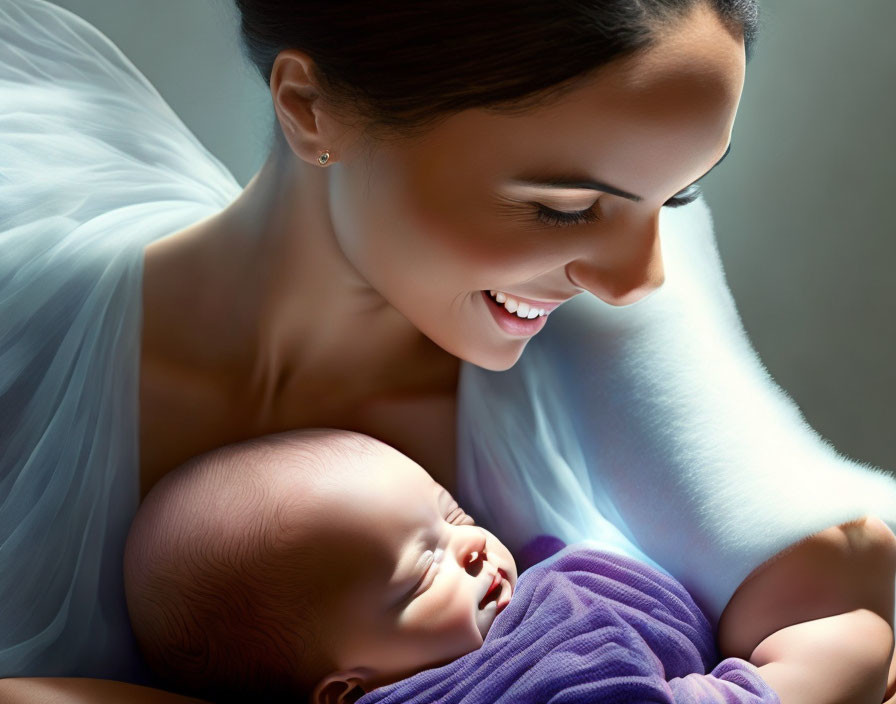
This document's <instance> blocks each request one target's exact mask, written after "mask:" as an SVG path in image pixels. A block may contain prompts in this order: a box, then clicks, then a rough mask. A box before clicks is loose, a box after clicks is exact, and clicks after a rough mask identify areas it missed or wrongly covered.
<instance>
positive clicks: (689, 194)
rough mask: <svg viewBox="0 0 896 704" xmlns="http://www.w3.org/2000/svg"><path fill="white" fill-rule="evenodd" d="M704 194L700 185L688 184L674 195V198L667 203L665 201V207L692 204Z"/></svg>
mask: <svg viewBox="0 0 896 704" xmlns="http://www.w3.org/2000/svg"><path fill="white" fill-rule="evenodd" d="M702 194H703V191H702V190H701V188H700V186H696V185H693V186H688V187H687V188H686V189H684V190H683V191H682V192H681V193H679V194H678V195H677V196H673V197H672V198H670V199H669V200H667V201H666V202H665V203H663V207H664V208H680V207H681V206H683V205H690V204H691V203H693V202H694V201H695V200H697V199H698V198H699V197H700V196H701V195H702Z"/></svg>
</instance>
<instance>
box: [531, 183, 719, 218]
mask: <svg viewBox="0 0 896 704" xmlns="http://www.w3.org/2000/svg"><path fill="white" fill-rule="evenodd" d="M702 193H703V191H702V190H701V189H700V186H698V185H696V184H694V185H691V186H688V188H686V189H685V190H684V191H682V192H681V193H679V194H678V195H676V196H673V197H672V198H670V199H669V200H667V201H666V202H665V203H663V207H664V208H680V207H681V206H683V205H690V204H691V203H693V202H694V201H695V200H697V199H698V198H699V197H700V196H701V195H702ZM529 205H531V206H533V208H534V212H535V218H536V220H537V221H538V222H541V223H543V224H545V225H548V226H550V227H568V226H570V225H587V224H590V223H595V222H600V221H601V220H602V219H603V213H602V212H601V209H600V199H598V200H596V201H594V203H593V204H592V205H591V207H590V208H586V209H585V210H574V211H564V210H554V208H549V207H548V206H546V205H544V204H543V203H537V202H531V203H529Z"/></svg>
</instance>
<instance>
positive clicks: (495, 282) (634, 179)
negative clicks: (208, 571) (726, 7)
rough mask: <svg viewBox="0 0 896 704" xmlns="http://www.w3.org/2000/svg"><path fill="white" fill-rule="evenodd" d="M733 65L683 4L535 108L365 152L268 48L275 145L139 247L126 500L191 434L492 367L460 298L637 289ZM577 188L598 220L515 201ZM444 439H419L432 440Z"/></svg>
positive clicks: (479, 118) (489, 342) (237, 427)
mask: <svg viewBox="0 0 896 704" xmlns="http://www.w3.org/2000/svg"><path fill="white" fill-rule="evenodd" d="M744 70H745V59H744V49H743V38H742V37H741V36H736V35H733V34H732V33H731V32H729V30H728V29H726V28H725V27H724V26H723V25H722V23H721V22H720V21H719V20H718V19H717V17H716V16H715V14H714V13H713V12H712V11H710V10H708V9H706V8H703V7H702V6H701V7H699V8H698V9H696V10H695V11H694V13H693V14H692V16H691V17H689V18H687V19H685V20H683V21H682V23H681V24H679V25H677V26H676V27H675V31H674V32H670V33H669V36H668V37H667V38H665V39H663V40H662V41H660V43H659V44H658V45H657V47H656V48H654V49H653V50H651V51H649V52H647V53H645V54H643V55H639V56H636V57H633V58H629V59H626V60H623V61H619V62H616V63H614V64H612V65H611V66H609V67H605V69H604V70H602V71H600V72H598V73H596V74H594V75H592V76H590V77H588V78H587V79H585V80H583V81H582V83H581V86H580V87H579V88H577V89H576V90H573V91H571V92H570V93H568V94H566V95H565V96H563V97H562V98H560V99H556V100H554V101H553V102H551V103H549V104H548V105H546V106H544V107H542V108H540V109H537V110H532V111H529V112H527V113H525V114H523V115H513V116H511V115H499V114H495V113H491V112H489V111H486V110H480V109H475V110H466V111H463V112H462V113H459V114H456V115H454V116H451V117H450V118H448V119H446V120H445V121H443V122H442V123H441V124H439V125H438V126H436V127H435V128H434V129H433V130H432V131H431V132H429V133H428V134H427V135H426V136H424V137H422V138H418V139H413V140H411V139H403V140H397V141H395V142H394V143H393V142H389V143H382V144H378V145H375V147H376V148H372V147H373V146H374V145H371V144H369V143H368V142H367V141H365V139H364V138H363V134H362V132H361V130H360V129H359V128H357V127H355V126H354V125H347V124H345V120H343V121H340V120H338V119H336V117H335V116H334V115H333V114H332V111H331V110H329V109H328V106H327V103H326V101H325V99H324V98H323V97H322V96H321V94H320V92H319V91H318V89H317V87H316V85H315V82H314V74H313V63H312V62H311V60H310V59H309V58H308V57H307V55H305V54H303V53H302V52H299V51H294V50H289V51H284V52H282V53H281V54H280V55H279V56H278V59H277V61H276V64H275V66H274V70H273V74H272V78H271V94H272V98H273V104H274V108H275V111H276V114H277V117H278V119H279V121H280V124H281V126H282V128H283V132H284V134H285V136H286V139H287V142H288V146H289V148H288V150H286V151H285V152H284V153H282V154H272V155H271V157H270V158H269V159H268V161H267V162H266V163H265V165H264V166H263V167H262V169H261V171H260V172H259V173H258V174H257V175H256V176H255V177H254V178H253V179H252V181H251V182H250V183H249V184H248V186H247V187H246V189H245V191H244V192H243V193H242V194H241V195H240V196H239V197H238V198H237V199H236V200H235V201H234V202H233V203H232V204H231V205H229V206H228V207H227V208H226V209H224V210H223V211H222V212H220V213H218V214H216V215H215V216H213V217H211V218H209V219H207V220H204V221H202V222H200V223H197V224H196V225H194V226H192V227H189V228H187V229H185V230H183V231H181V232H179V233H175V234H173V235H171V236H169V237H166V238H164V239H162V240H159V241H157V242H155V243H153V244H152V245H150V246H149V247H147V249H146V259H145V264H146V266H145V278H144V316H145V317H144V329H143V333H144V335H143V352H142V354H143V357H142V367H141V452H142V453H143V455H142V457H141V466H142V467H143V471H144V473H145V474H144V478H143V479H144V481H143V486H144V493H145V491H146V490H148V488H149V487H151V486H152V484H153V483H154V482H155V481H157V480H158V478H159V477H160V476H162V475H163V474H164V473H165V472H166V471H168V470H170V469H171V468H172V467H174V466H177V465H178V464H180V463H181V462H182V461H184V460H185V459H186V458H187V457H189V456H192V455H195V454H198V453H200V452H202V451H204V450H207V449H210V448H212V447H218V446H221V445H224V444H227V443H230V442H235V441H237V440H240V439H242V438H245V437H250V436H255V435H263V434H267V433H270V432H277V431H281V430H286V429H289V428H295V427H307V426H309V425H328V426H333V427H349V428H352V429H359V428H357V427H356V426H352V425H351V424H350V421H351V416H352V414H353V412H354V409H355V408H357V407H359V406H361V405H363V404H364V403H365V402H366V401H367V400H369V399H370V398H372V397H376V396H378V395H388V394H401V395H402V396H403V397H413V396H414V395H421V394H426V393H432V392H433V391H441V392H445V393H448V394H450V395H453V393H454V389H455V386H456V379H457V372H458V366H457V360H458V359H463V360H466V361H469V362H472V363H474V364H476V365H479V366H482V367H484V368H487V369H493V370H503V369H508V368H509V367H511V366H512V365H513V364H514V363H515V362H516V361H517V360H518V359H519V356H520V354H521V353H522V351H523V349H524V348H525V346H526V343H527V338H520V337H515V336H512V335H508V334H507V333H505V332H503V331H502V330H501V329H500V328H499V327H498V326H497V324H496V323H495V321H494V320H493V318H492V316H491V314H490V312H489V310H488V309H487V307H486V305H487V304H486V303H485V301H484V300H483V299H482V297H481V295H480V291H481V290H490V289H496V290H501V291H504V292H506V293H510V294H517V295H519V296H522V297H525V298H531V299H536V300H543V301H565V300H568V299H569V298H571V297H573V296H575V295H595V296H599V297H600V298H601V299H603V300H604V301H607V302H608V303H611V304H614V305H625V304H628V303H632V302H634V301H636V300H638V299H640V298H642V297H643V296H645V295H647V294H648V293H649V292H651V291H652V290H654V289H656V288H657V287H658V286H659V285H661V283H662V281H663V276H664V274H663V266H662V257H661V251H660V242H659V238H658V224H659V217H660V212H661V208H662V204H663V203H664V202H665V201H666V200H667V199H668V198H670V197H671V196H673V195H675V194H677V193H679V192H681V191H682V190H683V189H685V188H686V187H687V186H689V185H690V184H691V183H692V182H694V181H695V180H697V179H698V178H699V177H701V176H702V175H703V174H704V173H705V172H707V171H708V170H709V169H710V168H711V167H712V166H713V165H714V164H715V163H716V162H717V161H718V160H719V158H720V157H721V156H722V155H723V154H724V152H725V151H726V149H727V147H728V145H729V140H730V136H731V130H732V126H733V123H734V119H735V115H736V112H737V107H738V104H739V101H740V96H741V91H742V88H743V81H744ZM325 150H329V151H330V155H331V157H330V161H329V163H328V165H327V166H326V167H321V166H319V165H318V163H317V158H318V156H319V155H320V154H321V153H322V152H324V151H325ZM530 171H537V172H556V171H562V172H574V173H578V174H581V175H582V177H583V178H585V177H588V178H593V179H596V180H600V181H604V182H606V183H610V184H612V185H614V186H616V187H618V188H621V189H624V190H626V191H629V192H631V193H635V194H637V195H639V196H641V197H642V198H643V200H642V201H641V202H639V203H635V202H632V201H629V200H626V199H624V198H621V197H618V196H613V195H609V194H605V193H596V192H594V191H581V190H576V191H569V192H567V193H563V194H559V193H558V192H556V191H555V192H553V195H550V196H549V195H548V194H547V193H544V194H541V195H540V196H539V197H538V198H537V199H536V198H534V197H533V195H536V194H533V193H532V191H531V190H525V191H524V190H521V189H519V188H512V187H511V186H510V185H509V182H510V181H511V180H513V179H516V178H519V177H520V176H521V175H522V174H524V173H527V172H530ZM596 199H598V200H599V206H598V207H599V209H600V213H601V220H600V221H599V222H595V223H590V224H582V225H575V226H552V225H547V224H545V223H543V222H540V221H539V220H538V218H537V215H536V210H537V208H536V205H535V204H536V203H540V204H542V205H545V206H548V207H551V208H556V209H560V210H564V211H573V210H581V209H585V208H588V207H590V206H592V205H594V203H595V200H596ZM311 408H313V409H315V413H316V414H317V415H316V417H313V418H311V417H309V413H310V411H309V409H311ZM361 430H362V431H365V432H366V430H367V429H366V428H361ZM449 433H453V428H450V427H446V428H444V429H443V430H442V431H441V433H438V434H434V435H433V437H430V438H429V439H428V442H429V443H433V442H436V441H438V440H439V439H440V437H441V436H445V437H448V438H449V441H447V442H446V444H447V445H449V446H450V445H451V444H452V443H451V442H450V436H449V435H446V434H449ZM370 434H376V433H373V432H371V433H370ZM396 435H400V431H398V432H397V433H396ZM404 435H407V436H410V435H413V432H412V431H411V430H410V428H408V429H407V430H405V431H404ZM383 439H386V438H383ZM388 440H389V441H390V444H393V445H395V446H397V447H399V448H400V449H403V450H404V449H405V448H411V447H413V443H412V442H410V441H408V439H407V438H402V437H395V438H388ZM407 451H408V453H409V454H411V456H412V457H413V458H414V459H415V460H418V461H420V463H421V464H424V465H425V466H427V467H431V464H432V463H430V462H427V461H426V460H427V459H428V458H424V457H422V456H415V454H414V453H413V451H411V450H407Z"/></svg>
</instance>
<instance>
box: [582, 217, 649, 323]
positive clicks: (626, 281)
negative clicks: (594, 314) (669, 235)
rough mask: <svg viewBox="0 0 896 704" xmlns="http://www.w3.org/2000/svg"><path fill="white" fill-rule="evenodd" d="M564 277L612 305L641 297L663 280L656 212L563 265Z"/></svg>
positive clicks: (626, 302)
mask: <svg viewBox="0 0 896 704" xmlns="http://www.w3.org/2000/svg"><path fill="white" fill-rule="evenodd" d="M566 276H567V277H568V278H569V280H570V281H571V282H572V283H573V284H574V285H575V286H578V287H579V288H581V289H584V290H586V291H588V292H589V293H592V294H594V295H595V296H597V297H598V298H600V299H601V300H603V301H605V302H606V303H609V304H610V305H613V306H626V305H629V304H631V303H635V302H636V301H639V300H641V299H642V298H644V297H645V296H647V295H648V294H650V293H651V292H653V291H655V290H656V289H658V288H659V287H660V286H662V285H663V281H665V277H666V275H665V272H664V271H663V256H662V248H661V246H660V237H659V213H657V214H656V215H655V216H654V217H651V218H650V219H649V220H648V221H646V222H644V223H642V224H641V225H640V227H639V228H636V229H633V228H631V227H624V226H623V227H622V229H621V231H620V232H619V233H618V241H614V242H609V243H608V241H607V240H605V239H604V240H602V241H601V242H600V243H599V244H598V246H592V247H591V249H590V251H588V252H587V253H585V254H584V255H583V256H581V257H579V258H578V259H575V260H573V261H571V262H570V263H569V264H567V265H566Z"/></svg>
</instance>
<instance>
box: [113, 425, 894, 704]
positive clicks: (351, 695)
mask: <svg viewBox="0 0 896 704" xmlns="http://www.w3.org/2000/svg"><path fill="white" fill-rule="evenodd" d="M546 546H547V547H546ZM519 557H520V558H521V560H522V562H523V563H526V564H534V563H536V562H537V563H538V564H535V565H534V566H533V567H532V568H531V569H528V570H526V571H525V573H524V574H522V575H521V576H520V580H519V584H517V569H516V564H515V561H514V558H513V556H511V554H510V552H509V551H508V550H507V548H506V547H505V546H504V545H503V544H502V543H501V542H500V541H498V540H497V539H496V538H495V536H494V535H492V534H491V533H489V532H488V531H486V530H484V529H482V528H480V527H478V526H476V525H475V524H474V522H473V520H472V519H471V518H470V517H469V516H468V515H466V514H465V513H464V512H463V510H462V509H461V508H460V507H458V505H457V503H456V502H455V501H454V500H453V499H452V498H451V496H450V495H449V494H448V492H447V491H446V490H445V489H444V488H442V487H441V486H439V485H438V484H437V483H436V482H435V481H434V480H433V479H432V478H431V477H430V476H429V475H428V474H427V473H426V472H425V470H424V469H423V468H422V467H420V466H419V465H417V464H416V463H414V462H413V461H412V460H410V459H409V458H407V457H405V456H404V455H402V454H401V453H400V452H398V451H397V450H395V449H393V448H391V447H390V446H388V445H386V444H384V443H381V442H379V441H377V440H375V439H373V438H370V437H368V436H364V435H360V434H358V433H352V432H347V431H339V430H324V429H314V430H302V431H296V432H291V433H282V434H279V435H273V436H267V437H264V438H258V439H255V440H250V441H247V442H244V443H240V444H238V445H232V446H227V447H224V448H219V449H218V450H214V451H212V452H210V453H206V454H204V455H201V456H199V457H196V458H194V459H193V460H191V461H189V462H187V463H186V464H185V465H183V466H182V467H179V468H178V469H176V470H175V471H173V472H170V473H169V474H168V475H166V476H165V477H164V478H163V479H162V480H161V481H160V482H159V483H158V484H157V485H156V486H155V487H154V488H153V489H152V491H151V492H150V493H149V495H148V496H147V498H146V499H145V500H144V502H143V504H142V505H141V507H140V510H139V512H138V515H137V517H136V519H135V521H134V523H133V525H132V528H131V533H130V535H129V537H128V543H127V550H126V556H125V587H126V592H127V600H128V609H129V612H130V615H131V620H132V623H133V627H134V632H135V634H136V636H137V639H138V642H139V644H140V647H141V650H142V651H143V653H144V655H145V657H146V659H147V662H148V664H149V665H150V667H151V668H152V669H153V670H154V671H155V672H156V673H157V674H158V675H159V676H160V677H161V678H162V680H163V682H162V684H167V685H168V686H169V687H171V688H172V689H175V690H177V691H182V692H185V693H191V694H194V695H198V696H205V697H207V698H209V699H210V700H212V701H216V702H224V701H241V702H242V701H266V702H267V701H292V702H295V701H306V700H310V701H312V702H314V703H315V704H322V703H324V702H334V703H335V702H356V701H359V702H360V704H376V703H379V702H383V703H384V704H386V703H390V702H404V703H406V704H411V703H417V704H431V703H432V702H446V703H449V702H457V703H460V702H464V703H467V704H472V703H475V704H495V703H497V702H514V703H525V702H537V701H549V700H550V701H632V702H635V701H651V702H669V703H670V704H671V702H703V701H725V702H727V703H729V704H735V703H738V702H741V703H744V704H745V703H746V702H751V703H758V702H767V703H768V704H775V703H778V704H780V702H781V699H780V698H779V697H778V695H777V694H776V693H775V692H774V691H773V690H772V688H771V687H770V686H769V684H768V682H767V681H766V680H765V679H764V678H763V676H762V675H763V674H764V670H760V668H757V667H756V666H754V665H753V664H751V663H750V662H747V661H745V660H742V659H738V658H728V659H725V660H723V661H722V662H719V659H720V658H719V654H718V651H717V650H716V644H715V639H714V632H713V628H712V626H711V624H710V623H709V622H708V621H707V619H706V617H705V616H704V614H703V613H702V612H701V610H700V609H699V608H698V607H697V605H696V604H695V603H694V601H693V600H692V599H691V597H690V595H689V594H688V593H687V591H686V590H685V589H684V587H682V586H681V585H680V584H679V583H678V582H677V581H675V580H674V579H672V578H671V577H669V576H668V575H666V574H663V573H661V572H659V571H657V570H655V569H653V568H652V567H650V566H649V565H646V564H644V563H643V562H639V561H637V560H635V559H633V558H630V557H628V556H625V555H620V554H616V553H613V552H608V551H606V550H603V549H601V546H600V545H597V544H594V545H590V544H587V543H583V544H577V545H573V546H566V547H564V546H563V544H562V543H560V542H559V541H557V540H556V539H552V538H550V537H549V536H545V537H542V538H541V539H540V540H536V541H534V542H532V543H530V544H529V545H528V546H527V547H526V548H525V549H524V550H523V551H522V552H521V554H520V556H519ZM541 558H547V559H544V560H542V561H539V560H540V559H541ZM511 596H512V597H513V599H512V600H511ZM771 666H772V667H773V666H775V664H774V663H772V664H771ZM768 667H769V666H766V668H768ZM850 667H852V668H853V669H855V667H856V666H853V665H850ZM877 669H880V668H879V666H877ZM872 670H873V668H872V669H870V670H869V675H868V676H869V677H871V676H872V674H871V673H872ZM873 671H874V673H875V675H874V676H877V677H882V675H880V673H877V671H876V670H873ZM811 676H812V677H814V675H811ZM882 689H883V682H881V691H882ZM799 701H804V700H796V699H785V700H784V701H783V704H791V702H793V703H794V704H798V702H799ZM805 701H809V700H805ZM813 701H814V700H813ZM832 701H834V700H832ZM870 701H871V700H869V702H870ZM879 702H880V699H878V700H876V701H874V702H873V704H879Z"/></svg>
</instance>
